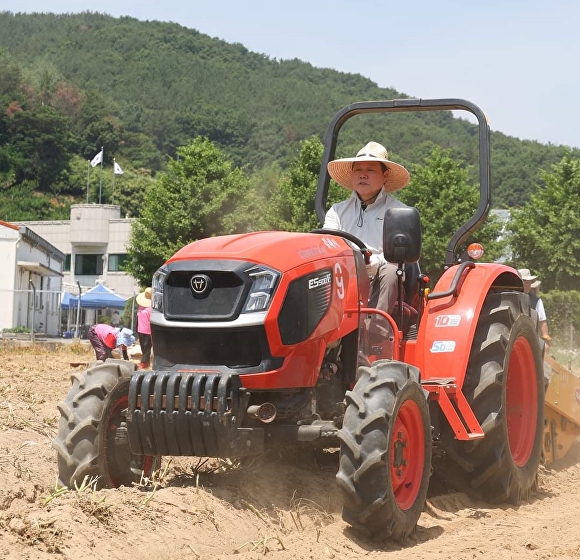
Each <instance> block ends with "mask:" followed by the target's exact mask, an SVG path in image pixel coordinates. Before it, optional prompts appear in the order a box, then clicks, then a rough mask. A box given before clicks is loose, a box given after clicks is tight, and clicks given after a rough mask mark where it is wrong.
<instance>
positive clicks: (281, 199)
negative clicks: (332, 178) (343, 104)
mask: <svg viewBox="0 0 580 560" xmlns="http://www.w3.org/2000/svg"><path fill="white" fill-rule="evenodd" d="M323 149H324V147H323V145H322V142H320V140H319V139H318V138H316V137H312V138H310V139H308V140H304V141H303V142H302V143H301V144H300V153H299V154H298V156H297V157H296V159H295V160H294V161H293V162H292V163H291V165H290V167H289V169H288V171H287V172H286V173H285V174H284V175H283V176H282V178H281V179H280V184H279V186H278V189H277V190H276V191H275V193H274V194H273V196H272V199H271V201H270V205H269V210H268V224H269V227H271V228H272V229H279V230H286V231H310V230H312V229H316V228H319V227H321V224H320V221H319V220H318V217H317V215H316V210H315V207H314V202H315V197H316V187H317V185H318V176H319V174H320V163H321V161H322V152H323ZM348 195H349V193H348V192H347V191H345V189H344V188H342V187H340V186H339V185H337V184H336V183H334V182H333V183H332V184H331V186H330V190H329V195H328V205H329V206H330V205H332V204H333V203H334V202H338V201H339V200H342V199H343V198H346V197H347V196H348Z"/></svg>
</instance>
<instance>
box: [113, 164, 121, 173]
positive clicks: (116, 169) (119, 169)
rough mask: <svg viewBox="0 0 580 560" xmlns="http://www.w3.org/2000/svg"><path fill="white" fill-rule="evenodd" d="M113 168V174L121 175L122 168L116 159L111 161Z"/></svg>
mask: <svg viewBox="0 0 580 560" xmlns="http://www.w3.org/2000/svg"><path fill="white" fill-rule="evenodd" d="M113 169H114V173H115V175H123V170H122V169H121V166H120V165H119V164H118V163H117V162H116V161H115V162H113Z"/></svg>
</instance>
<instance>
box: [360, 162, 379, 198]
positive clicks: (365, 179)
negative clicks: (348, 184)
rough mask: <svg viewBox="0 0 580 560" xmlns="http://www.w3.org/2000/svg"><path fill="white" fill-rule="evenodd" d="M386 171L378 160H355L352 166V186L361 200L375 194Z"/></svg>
mask: <svg viewBox="0 0 580 560" xmlns="http://www.w3.org/2000/svg"><path fill="white" fill-rule="evenodd" d="M385 174H386V171H383V168H382V166H381V164H380V163H379V162H378V161H360V162H355V164H354V165H353V167H352V187H353V189H354V190H355V191H356V192H357V193H358V194H359V196H360V197H361V199H362V200H368V199H369V198H372V197H373V196H375V195H376V194H377V193H378V192H379V191H380V190H381V189H382V188H383V183H384V182H385Z"/></svg>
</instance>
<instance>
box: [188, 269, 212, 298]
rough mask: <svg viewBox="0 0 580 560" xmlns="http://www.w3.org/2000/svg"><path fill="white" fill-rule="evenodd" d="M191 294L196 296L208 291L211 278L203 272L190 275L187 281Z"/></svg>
mask: <svg viewBox="0 0 580 560" xmlns="http://www.w3.org/2000/svg"><path fill="white" fill-rule="evenodd" d="M189 283H190V285H191V289H192V290H193V294H194V295H196V296H202V295H204V294H206V293H208V292H209V291H210V289H211V280H210V278H209V276H206V275H205V274H196V275H195V276H192V277H191V280H190V281H189Z"/></svg>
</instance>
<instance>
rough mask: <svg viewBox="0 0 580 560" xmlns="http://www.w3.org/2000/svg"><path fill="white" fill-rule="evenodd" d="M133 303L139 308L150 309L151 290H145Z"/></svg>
mask: <svg viewBox="0 0 580 560" xmlns="http://www.w3.org/2000/svg"><path fill="white" fill-rule="evenodd" d="M135 301H136V302H137V305H138V306H139V307H151V288H145V291H144V292H141V293H140V294H139V295H138V296H137V297H136V298H135Z"/></svg>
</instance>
